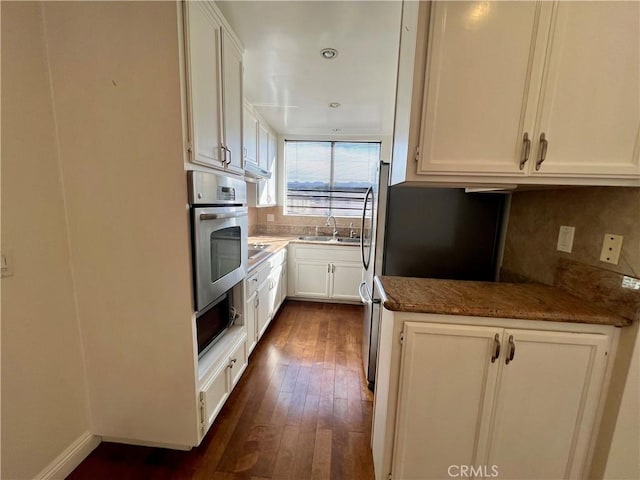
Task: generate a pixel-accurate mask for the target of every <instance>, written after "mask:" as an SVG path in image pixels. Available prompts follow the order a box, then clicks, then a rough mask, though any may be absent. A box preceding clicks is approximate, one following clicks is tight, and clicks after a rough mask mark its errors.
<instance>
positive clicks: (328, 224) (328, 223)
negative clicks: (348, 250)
mask: <svg viewBox="0 0 640 480" xmlns="http://www.w3.org/2000/svg"><path fill="white" fill-rule="evenodd" d="M332 219H333V234H332V235H333V239H334V240H335V239H336V236H337V235H338V230H337V229H336V217H334V216H333V215H329V216H328V217H327V221H326V223H325V225H326V226H328V227H329V226H331V220H332Z"/></svg>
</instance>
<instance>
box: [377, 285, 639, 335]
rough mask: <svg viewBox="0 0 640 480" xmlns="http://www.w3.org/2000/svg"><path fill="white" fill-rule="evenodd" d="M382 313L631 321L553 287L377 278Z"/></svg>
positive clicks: (605, 322) (603, 322)
mask: <svg viewBox="0 0 640 480" xmlns="http://www.w3.org/2000/svg"><path fill="white" fill-rule="evenodd" d="M375 280H376V283H377V285H378V287H379V290H380V292H381V295H382V302H383V305H384V307H385V308H386V309H388V310H393V311H399V312H416V313H439V314H444V315H469V316H476V317H494V318H518V319H525V320H547V321H556V322H577V323H591V324H600V325H614V326H616V327H623V326H628V325H631V323H632V322H631V320H628V319H626V318H624V317H621V316H619V315H616V314H615V313H612V312H610V311H609V310H606V309H604V308H602V307H600V306H597V305H594V304H592V303H589V302H587V301H585V300H582V299H580V298H578V297H575V296H573V295H571V294H570V293H567V292H565V291H564V290H562V289H560V288H558V287H550V286H547V285H541V284H532V283H494V282H474V281H461V280H439V279H431V278H408V277H389V276H382V277H376V279H375Z"/></svg>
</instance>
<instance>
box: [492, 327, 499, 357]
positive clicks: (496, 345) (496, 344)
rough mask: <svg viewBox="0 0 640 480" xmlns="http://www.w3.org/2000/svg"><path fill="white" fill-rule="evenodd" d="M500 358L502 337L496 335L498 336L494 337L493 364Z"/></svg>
mask: <svg viewBox="0 0 640 480" xmlns="http://www.w3.org/2000/svg"><path fill="white" fill-rule="evenodd" d="M499 356H500V335H498V334H497V333H496V336H495V337H493V355H491V363H495V361H496V360H497V359H498V357H499Z"/></svg>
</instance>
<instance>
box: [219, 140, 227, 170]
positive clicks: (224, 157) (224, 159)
mask: <svg viewBox="0 0 640 480" xmlns="http://www.w3.org/2000/svg"><path fill="white" fill-rule="evenodd" d="M220 153H221V154H222V159H221V160H220V161H221V162H222V165H226V164H227V147H225V146H224V145H222V144H220Z"/></svg>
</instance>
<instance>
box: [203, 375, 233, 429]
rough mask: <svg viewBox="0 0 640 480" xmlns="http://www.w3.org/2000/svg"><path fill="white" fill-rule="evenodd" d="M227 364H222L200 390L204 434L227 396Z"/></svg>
mask: <svg viewBox="0 0 640 480" xmlns="http://www.w3.org/2000/svg"><path fill="white" fill-rule="evenodd" d="M227 368H228V365H227V364H222V365H220V367H219V368H218V370H217V371H216V372H215V373H214V374H213V375H211V378H210V380H209V381H208V382H207V383H206V385H205V386H204V387H203V389H202V391H201V392H200V406H201V409H202V410H201V415H202V420H201V425H200V426H201V431H202V433H203V434H204V433H205V432H206V431H207V429H208V428H209V426H210V425H211V424H212V423H213V421H214V420H215V419H216V416H217V415H218V412H220V409H221V408H222V406H223V405H224V402H225V401H226V400H227V397H228V396H229V392H230V388H229V381H228V379H227Z"/></svg>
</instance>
